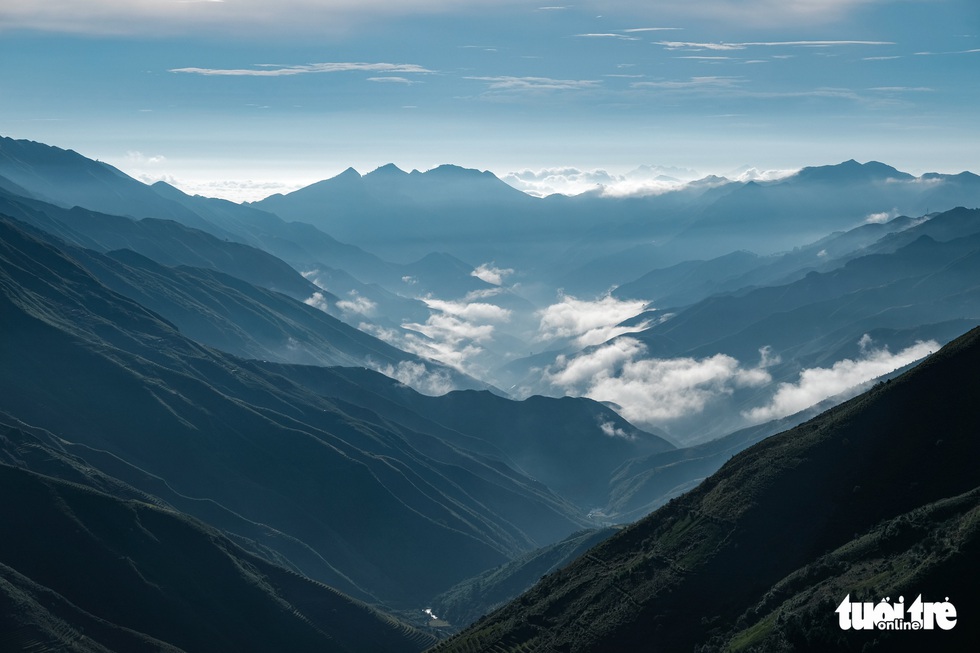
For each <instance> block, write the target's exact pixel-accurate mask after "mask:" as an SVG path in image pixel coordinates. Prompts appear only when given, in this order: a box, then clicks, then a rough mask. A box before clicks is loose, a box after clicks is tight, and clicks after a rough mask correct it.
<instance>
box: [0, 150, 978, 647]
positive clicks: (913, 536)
mask: <svg viewBox="0 0 980 653" xmlns="http://www.w3.org/2000/svg"><path fill="white" fill-rule="evenodd" d="M978 198H980V183H978V180H977V179H976V177H975V176H974V175H972V174H970V173H963V174H960V175H939V174H928V175H922V176H920V177H914V176H912V175H908V174H906V173H902V172H900V171H897V170H895V169H894V168H891V167H889V166H886V165H884V164H880V163H876V162H869V163H865V164H860V163H857V162H854V161H846V162H844V163H842V164H839V165H835V166H820V167H813V168H805V169H803V170H801V171H800V172H798V173H797V174H795V175H792V176H790V177H787V178H784V179H782V180H779V181H776V182H745V183H743V182H731V181H728V180H724V179H720V178H709V179H705V180H701V181H700V182H694V183H692V184H689V185H688V186H686V187H684V188H683V189H680V190H677V191H673V192H668V193H664V194H661V195H656V196H647V197H627V198H615V197H606V196H604V195H602V193H601V192H595V193H588V194H585V195H582V196H577V197H564V196H552V197H546V198H534V197H530V196H528V195H525V194H523V193H521V192H519V191H516V190H515V189H513V188H511V187H509V186H507V185H506V184H504V183H503V182H502V181H500V180H499V179H497V178H496V177H494V176H493V175H492V174H490V173H487V172H479V171H474V170H466V169H463V168H458V167H455V166H442V167H439V168H436V169H434V170H430V171H428V172H418V171H413V172H410V173H406V172H403V171H401V170H398V169H397V168H395V167H394V166H385V167H382V168H380V169H378V170H376V171H374V172H371V173H369V174H366V175H363V176H362V175H360V174H359V173H357V172H356V171H354V170H348V171H346V172H345V173H343V174H342V175H340V176H339V177H336V178H334V179H329V180H325V181H323V182H320V183H318V184H314V185H313V186H310V187H308V188H306V189H301V190H300V191H297V192H295V193H292V194H289V195H283V196H273V197H270V198H267V199H266V200H263V201H261V202H256V203H253V204H234V203H231V202H226V201H224V200H217V199H212V198H205V197H199V196H189V195H186V194H184V193H183V192H181V191H180V190H179V189H177V188H175V187H173V186H170V185H168V184H165V183H162V182H159V183H156V184H153V185H146V184H142V183H141V182H138V181H136V180H134V179H132V178H130V177H128V176H127V175H125V174H124V173H122V172H121V171H119V170H116V169H115V168H112V167H111V166H108V165H106V164H104V163H101V162H98V161H93V160H91V159H87V158H85V157H84V156H81V155H79V154H77V153H75V152H72V151H67V150H62V149H59V148H56V147H51V146H47V145H43V144H40V143H32V142H29V141H14V140H12V139H7V138H3V139H0V216H2V217H0V289H2V293H0V297H2V299H0V314H2V321H0V332H2V333H0V361H2V365H0V482H2V483H3V484H4V486H5V487H6V488H7V491H6V492H5V495H8V496H17V497H18V500H17V501H13V502H7V504H8V505H5V506H4V507H3V511H2V517H0V519H2V520H3V522H2V523H3V524H4V525H5V529H6V530H9V531H10V532H11V533H13V534H14V535H13V536H11V537H7V538H5V540H4V542H3V544H0V597H2V599H0V606H2V609H0V620H2V621H0V633H3V634H0V648H11V649H13V650H46V649H54V650H79V651H105V650H119V651H122V650H143V649H146V650H187V651H192V650H270V649H278V648H282V647H283V644H282V642H284V641H288V642H290V648H295V649H301V650H306V649H307V648H309V649H321V648H322V649H325V650H351V651H358V650H393V651H403V650H404V651H412V650H416V651H417V650H422V649H424V648H427V647H430V646H434V645H436V643H437V642H438V641H439V639H440V638H442V637H445V636H446V635H447V634H448V633H450V632H455V631H456V630H459V629H461V628H464V627H465V626H467V625H468V624H469V623H470V622H472V621H473V620H478V621H477V623H476V624H475V625H474V626H473V627H472V629H471V630H468V631H465V632H464V633H463V634H462V635H461V636H460V637H458V638H456V639H453V640H451V641H450V642H448V643H445V644H443V646H447V647H448V648H449V650H506V649H511V648H512V649H514V650H531V648H533V647H534V646H545V647H551V648H555V649H557V650H565V649H566V648H567V649H568V650H622V649H621V648H619V647H622V646H626V647H628V648H629V647H633V646H635V645H636V644H637V642H648V641H650V642H657V643H658V646H660V647H662V648H664V650H681V649H683V650H690V649H691V648H694V647H701V648H702V649H703V650H714V649H716V648H717V649H720V648H725V647H728V648H735V649H739V648H746V647H749V646H755V647H759V648H760V650H781V649H785V648H793V647H795V648H798V649H802V648H806V647H807V646H809V647H810V648H811V649H816V650H831V649H834V648H843V649H856V648H860V647H861V646H864V645H865V644H868V645H869V646H870V645H872V644H873V641H872V640H870V639H867V638H865V639H862V638H861V636H860V634H856V635H857V636H856V637H855V638H847V637H846V636H844V637H843V638H842V636H841V633H840V632H839V631H835V630H834V629H833V628H832V627H831V626H832V624H831V622H829V621H827V619H831V620H832V619H833V618H834V613H833V610H832V609H831V610H830V611H829V615H830V616H829V617H828V612H827V611H826V610H825V609H824V608H825V607H826V605H828V602H830V601H831V600H833V601H835V602H836V603H840V601H841V600H842V599H843V594H846V593H847V592H848V591H850V592H852V593H854V596H855V597H857V596H858V595H859V594H860V596H861V597H862V600H878V599H880V598H882V596H879V597H876V598H873V597H872V596H871V595H873V594H875V593H878V592H879V590H882V591H888V592H892V591H899V590H901V591H907V592H909V593H911V592H912V591H914V590H915V587H920V588H921V591H923V592H925V593H927V594H928V593H930V592H950V596H951V597H952V594H953V593H955V594H956V595H957V596H956V598H951V599H950V600H951V601H953V603H955V604H956V605H957V607H958V608H959V609H961V610H964V611H969V610H970V609H971V606H972V604H971V603H970V600H971V599H970V598H969V597H967V596H965V592H966V589H965V585H964V584H963V581H962V578H970V577H971V574H974V573H975V570H974V569H973V567H970V566H969V564H970V563H969V562H968V561H967V560H966V559H965V558H968V557H969V556H968V553H969V552H970V551H972V550H973V548H975V546H976V544H975V541H974V539H975V537H974V533H973V530H974V529H973V526H972V524H973V522H974V521H975V519H974V517H973V515H974V513H975V494H976V490H975V487H976V482H975V481H976V478H975V471H973V468H975V464H972V463H974V461H975V460H976V459H977V456H976V454H977V451H976V445H975V443H974V442H973V440H974V438H971V437H970V436H969V434H968V432H969V431H970V429H973V431H974V432H975V427H976V420H977V417H976V413H975V411H974V409H972V407H971V404H970V402H969V400H968V398H969V397H971V396H972V395H973V394H975V393H976V392H975V391H976V387H975V386H976V383H975V379H974V377H975V375H971V374H970V372H969V370H970V369H972V368H973V367H975V361H974V359H975V358H976V356H977V354H976V350H977V344H976V341H977V338H978V336H977V332H976V331H970V330H971V329H973V328H974V327H976V326H977V325H978V324H980V285H978V280H980V270H977V265H978V261H980V258H978V257H980V240H978V238H980V211H978V210H977V209H975V208H965V207H969V206H976V205H977V204H978V203H980V202H978ZM968 331H969V335H967V336H964V337H962V338H957V337H958V336H960V334H963V333H966V332H968ZM947 343H951V344H947ZM943 345H946V346H945V347H944V348H943V349H942V350H941V351H940V352H939V353H932V355H931V356H929V357H928V358H927V359H926V362H924V363H921V364H918V365H916V362H917V361H918V360H919V359H920V358H921V357H923V356H926V355H927V354H930V353H931V352H935V351H937V350H940V347H942V346H943ZM756 361H758V362H756ZM903 372H904V374H903ZM874 383H877V385H873V384H874ZM818 386H819V391H817V390H815V388H816V387H818ZM862 393H863V394H862ZM971 393H972V394H971ZM838 404H840V406H837V405H838ZM835 406H837V408H834V407H835ZM825 411H828V412H825ZM777 434H780V435H777ZM740 452H741V453H740ZM705 479H707V480H705ZM887 487H891V488H892V492H891V493H889V492H887V491H885V489H884V488H887ZM650 513H652V514H650ZM648 514H650V516H649V517H646V515H648ZM636 520H640V521H638V522H636V523H635V524H632V525H630V524H631V523H632V522H634V521H636ZM7 527H9V528H7ZM788 533H792V534H793V535H792V537H790V536H788V535H787V534H788ZM790 540H792V541H790ZM773 552H778V555H776V554H774V553H773ZM923 556H925V557H923ZM83 567H84V569H83ZM73 570H75V571H73ZM883 570H889V571H888V573H890V574H891V575H888V574H886V573H885V572H884V571H883ZM876 574H877V575H876ZM542 576H544V578H543V579H542V580H541V582H540V583H539V584H538V585H536V586H535V587H534V588H533V589H531V586H532V585H533V584H534V583H535V582H536V581H538V580H539V579H541V577H542ZM203 578H207V579H208V582H207V583H204V582H202V579H203ZM871 578H873V579H874V582H872V581H871V580H869V579H871ZM906 587H908V588H909V589H905V588H906ZM893 588H894V590H893ZM525 591H528V593H526V594H524V595H523V596H522V597H521V598H520V599H518V600H517V601H516V602H515V603H510V604H509V605H508V601H510V600H511V599H513V598H515V597H516V596H517V595H518V594H521V593H522V592H525ZM706 594H707V595H710V596H705V595H706ZM838 594H840V596H838ZM121 596H125V597H130V598H129V599H128V600H126V601H121V600H120V599H119V597H121ZM883 596H884V595H883ZM944 596H945V595H944ZM702 597H704V599H703V600H702ZM865 597H867V598H865ZM855 600H857V599H856V598H855ZM935 600H942V597H940V598H939V599H935ZM836 603H835V605H836ZM500 606H506V607H503V608H501V610H500V611H499V612H496V613H494V615H493V616H491V617H486V618H483V619H479V617H480V615H483V614H488V613H489V612H490V611H492V610H495V609H497V608H498V607H500ZM961 606H962V607H961ZM963 614H966V612H963ZM155 615H159V617H158V618H157V616H155ZM436 615H438V618H437V617H436ZM828 624H831V625H828ZM965 624H966V620H965V619H964V620H962V621H961V624H960V625H963V626H964V627H962V628H961V627H959V626H958V630H955V631H952V634H951V635H950V636H949V637H948V638H947V639H945V640H937V641H939V642H940V644H939V645H940V646H945V645H946V644H948V643H950V642H952V644H953V645H955V644H957V643H959V642H963V641H967V639H966V638H967V637H968V636H969V635H970V633H972V632H973V631H972V630H971V628H970V627H969V626H966V625H965ZM936 635H942V634H941V633H937V634H936ZM896 637H899V636H898V635H896V636H893V637H892V638H891V639H887V640H882V641H883V642H887V643H888V645H889V646H895V647H899V648H900V647H901V646H903V640H901V639H896ZM961 638H962V639H961Z"/></svg>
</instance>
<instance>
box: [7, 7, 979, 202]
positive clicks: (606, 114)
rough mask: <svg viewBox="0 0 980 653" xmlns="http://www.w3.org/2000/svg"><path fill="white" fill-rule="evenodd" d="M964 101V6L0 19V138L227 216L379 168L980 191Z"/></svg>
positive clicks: (48, 11) (970, 96)
mask: <svg viewBox="0 0 980 653" xmlns="http://www.w3.org/2000/svg"><path fill="white" fill-rule="evenodd" d="M977 106H980V3H978V2H976V0H703V1H701V2H687V1H685V0H665V1H657V2H647V3H637V2H627V1H620V0H613V1H607V2H591V1H588V2H576V3H569V4H553V5H549V4H547V3H543V2H525V1H521V0H494V1H492V2H491V1H489V0H469V1H468V2H459V1H458V0H457V1H452V2H450V1H449V0H420V1H419V0H416V1H413V2H404V1H402V0H387V1H380V0H328V1H322V0H279V1H277V2H275V3H272V2H268V0H223V1H222V0H82V1H79V0H17V2H0V135H3V136H9V137H14V138H25V139H30V140H35V141H40V142H45V143H48V144H50V145H56V146H59V147H63V148H70V149H74V150H76V151H78V152H80V153H82V154H84V155H86V156H89V157H91V158H96V159H99V160H102V161H106V162H108V163H110V164H112V165H115V166H116V167H118V168H120V169H121V170H123V171H124V172H127V173H128V174H131V175H133V176H135V177H137V178H140V179H143V180H145V181H155V180H158V179H164V180H167V181H170V182H171V183H174V184H175V185H177V186H178V187H180V188H182V189H184V190H185V191H189V192H194V193H200V194H203V195H210V196H219V197H227V198H229V199H234V200H236V201H237V200H243V199H248V200H251V199H259V198H261V197H264V196H266V195H269V194H272V193H274V192H285V191H288V190H292V189H295V188H298V187H300V186H303V185H306V184H309V183H312V182H314V181H317V180H320V179H324V178H328V177H332V176H334V175H336V174H339V173H340V172H342V171H343V170H344V169H346V168H347V167H354V168H355V169H357V170H359V171H360V172H362V173H366V172H369V171H371V170H373V169H375V168H377V167H379V166H381V165H384V164H386V163H395V164H396V165H398V166H399V167H400V168H402V169H405V170H412V169H419V170H426V169H430V168H433V167H435V166H437V165H440V164H443V163H452V164H456V165H462V166H466V167H471V168H477V169H480V170H491V171H493V172H494V173H495V174H497V175H498V176H500V177H502V178H505V179H507V180H508V181H509V182H511V183H514V184H515V185H518V186H521V184H524V187H525V189H528V190H533V188H535V186H534V184H539V185H540V184H543V183H544V182H540V180H542V179H547V180H548V182H547V188H548V189H551V190H561V189H563V188H572V187H574V188H576V189H578V190H582V189H584V187H583V184H584V185H585V186H588V185H589V184H594V183H606V182H608V181H609V180H612V181H623V180H625V179H627V174H628V173H629V172H630V171H632V170H634V169H636V168H638V167H639V166H662V167H664V168H663V169H666V170H680V171H683V172H682V173H680V176H682V177H683V176H687V177H695V176H698V175H706V174H729V175H732V174H739V173H744V172H745V171H746V170H750V171H752V174H758V175H760V176H763V177H764V176H765V175H768V174H778V172H779V171H787V170H793V169H798V168H800V167H803V166H806V165H824V164H832V163H838V162H841V161H844V160H847V159H851V158H854V159H857V160H858V161H868V160H879V161H883V162H885V163H888V164H890V165H893V166H895V167H897V168H899V169H902V170H905V171H908V172H912V173H913V174H921V173H923V172H928V171H938V172H960V171H962V170H972V171H975V172H980V147H978V145H980V120H977V117H976V116H977V109H976V107H977ZM658 169H659V168H658ZM522 179H523V180H524V181H523V182H522V181H521V180H522ZM536 180H537V181H536ZM570 180H575V182H576V183H577V184H578V185H577V186H576V185H575V184H571V185H568V184H570V183H571V182H570ZM603 180H605V181H603ZM563 184H565V185H563ZM542 187H543V186H542Z"/></svg>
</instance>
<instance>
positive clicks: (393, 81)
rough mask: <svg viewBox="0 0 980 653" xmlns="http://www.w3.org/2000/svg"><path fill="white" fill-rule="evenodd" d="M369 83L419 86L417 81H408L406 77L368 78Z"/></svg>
mask: <svg viewBox="0 0 980 653" xmlns="http://www.w3.org/2000/svg"><path fill="white" fill-rule="evenodd" d="M367 80H368V81H369V82H378V83H380V84H420V83H421V82H419V81H418V80H417V79H408V78H407V77H368V78H367Z"/></svg>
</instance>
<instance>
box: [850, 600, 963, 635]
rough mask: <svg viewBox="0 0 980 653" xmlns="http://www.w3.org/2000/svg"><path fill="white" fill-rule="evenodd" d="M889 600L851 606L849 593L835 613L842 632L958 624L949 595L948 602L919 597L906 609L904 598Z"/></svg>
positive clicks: (949, 627)
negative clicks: (893, 601)
mask: <svg viewBox="0 0 980 653" xmlns="http://www.w3.org/2000/svg"><path fill="white" fill-rule="evenodd" d="M890 600H891V599H890V598H889V597H885V598H883V599H881V601H880V602H879V603H872V602H870V601H868V602H864V603H852V602H851V595H850V594H848V595H847V596H845V597H844V600H843V601H841V602H840V605H839V606H837V609H836V610H834V612H836V613H837V617H838V620H839V622H840V627H841V630H852V629H853V630H934V629H935V628H940V629H942V630H950V629H952V628H953V627H954V626H955V625H956V607H954V606H953V604H952V603H950V602H949V597H948V596H947V597H946V600H945V601H940V602H929V601H923V600H922V595H921V594H920V595H919V596H918V597H916V599H915V601H913V602H912V604H911V605H909V606H907V607H906V605H905V597H904V596H900V597H898V601H897V602H896V603H889V601H890Z"/></svg>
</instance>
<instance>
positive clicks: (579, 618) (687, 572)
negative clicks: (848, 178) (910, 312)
mask: <svg viewBox="0 0 980 653" xmlns="http://www.w3.org/2000/svg"><path fill="white" fill-rule="evenodd" d="M978 365H980V330H974V331H971V332H970V333H968V334H967V335H965V336H963V337H962V338H959V339H957V340H956V341H954V342H953V343H951V344H949V345H947V346H946V347H945V348H944V349H943V350H942V351H940V352H938V353H937V354H935V355H933V356H932V357H930V358H929V359H928V360H926V361H925V362H923V363H921V364H920V365H918V366H917V367H916V368H914V369H913V370H911V371H910V372H907V373H906V374H904V375H902V376H901V377H899V378H897V379H895V380H893V381H891V382H890V383H887V384H880V385H878V386H877V387H876V388H874V389H873V390H871V391H869V392H867V393H865V394H863V395H861V396H859V397H857V398H855V399H853V400H851V401H849V402H847V403H845V404H842V405H841V406H838V407H837V408H834V409H832V410H830V411H828V412H826V413H824V414H822V415H820V416H819V417H817V418H815V419H813V420H811V421H809V422H807V423H805V424H803V425H801V426H798V427H796V428H794V429H792V430H790V431H788V432H786V433H784V434H781V435H778V436H774V437H772V438H769V439H767V440H765V441H764V442H762V443H760V444H757V445H755V446H754V447H752V448H750V449H748V450H746V451H744V452H742V453H741V454H738V455H737V456H735V457H734V458H733V459H732V460H731V461H729V462H728V463H727V464H726V465H725V466H724V467H722V469H721V470H719V471H718V472H717V473H715V474H714V475H712V476H711V477H710V478H708V479H707V480H706V481H705V482H704V483H702V484H701V485H699V486H698V487H697V488H696V489H694V490H692V491H691V492H689V493H688V494H685V495H684V496H682V497H680V498H678V499H676V500H674V501H672V502H671V503H669V504H668V505H666V506H664V507H663V508H661V509H660V510H658V511H657V512H655V513H654V514H652V515H651V516H649V517H647V518H646V519H644V520H642V521H640V522H638V523H636V524H635V525H633V526H631V527H629V528H627V529H625V530H624V531H623V532H621V533H619V534H617V535H615V536H613V537H612V538H610V539H608V540H606V541H605V542H604V543H602V544H600V545H599V546H597V547H595V548H594V549H592V550H590V551H589V552H588V553H587V554H586V555H584V556H582V557H581V558H579V559H578V560H576V561H575V562H574V563H572V564H571V565H569V566H568V567H566V568H564V569H562V570H560V571H558V572H556V573H554V574H551V575H549V576H547V577H546V578H544V579H542V581H541V582H540V583H538V584H537V585H536V586H535V587H534V588H533V589H531V590H530V591H529V592H527V593H526V594H525V595H523V596H522V597H521V598H520V599H519V600H516V601H514V602H512V603H510V604H508V605H507V606H506V607H504V608H503V609H501V610H500V611H498V612H496V613H494V614H493V615H491V616H489V617H487V618H486V619H483V620H481V621H479V622H477V623H476V624H474V625H473V626H472V627H471V628H470V629H468V630H467V631H465V632H464V633H463V634H461V635H460V636H458V637H457V638H455V639H453V640H451V641H450V642H448V643H446V644H443V645H440V646H439V647H437V648H436V649H435V650H440V651H489V650H497V649H498V648H501V647H502V648H516V649H520V648H525V649H527V650H531V649H544V648H548V649H550V650H566V651H600V650H601V651H616V650H637V649H639V648H652V649H656V650H665V651H679V650H692V648H694V647H702V649H703V650H721V649H723V648H724V649H726V650H731V649H735V650H743V649H747V648H760V650H868V648H869V647H871V648H874V647H877V646H881V647H884V648H885V649H887V650H921V649H922V647H923V646H924V645H926V642H927V640H928V645H929V646H931V647H938V648H942V649H945V650H963V649H965V648H966V647H968V643H970V642H972V641H973V640H974V638H975V637H976V634H977V625H976V623H974V622H972V621H970V620H969V619H966V618H961V619H959V620H958V623H957V625H956V627H955V628H954V629H953V630H949V631H944V630H935V631H932V632H925V631H923V632H921V633H913V635H921V637H912V636H911V635H910V634H909V633H908V632H901V631H890V632H888V631H874V632H854V631H850V632H845V631H842V630H841V629H840V628H839V626H838V619H837V615H836V614H835V612H834V609H835V607H836V605H837V604H838V603H839V602H840V601H842V600H843V599H844V598H845V596H847V595H848V594H849V595H850V596H851V599H852V600H855V601H871V602H875V603H877V602H878V601H880V600H881V599H882V598H884V597H886V596H887V597H896V596H898V595H899V594H904V595H905V596H906V597H909V596H911V597H914V596H916V595H917V594H920V593H921V594H923V600H926V601H929V600H934V601H943V600H944V597H947V596H948V597H950V601H952V602H953V603H954V605H955V606H956V608H957V610H958V613H959V614H962V615H966V614H971V613H972V612H973V610H975V609H976V606H977V605H978V600H977V597H976V593H975V591H974V588H973V586H972V583H973V579H974V578H975V577H976V574H977V572H978V571H980V570H978V563H977V557H976V556H975V555H974V552H975V551H976V547H977V543H978V539H977V538H978V533H980V532H978V530H977V528H976V527H975V523H976V516H977V514H978V510H980V503H978V497H980V489H978V478H977V472H976V464H975V463H976V460H977V459H978V457H980V442H978V440H977V438H976V433H977V429H978V428H980V409H978V406H977V403H976V400H975V398H976V396H977V393H978V392H980V381H978V377H977V374H976V369H977V366H978ZM908 600H909V601H911V598H909V599H908Z"/></svg>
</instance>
